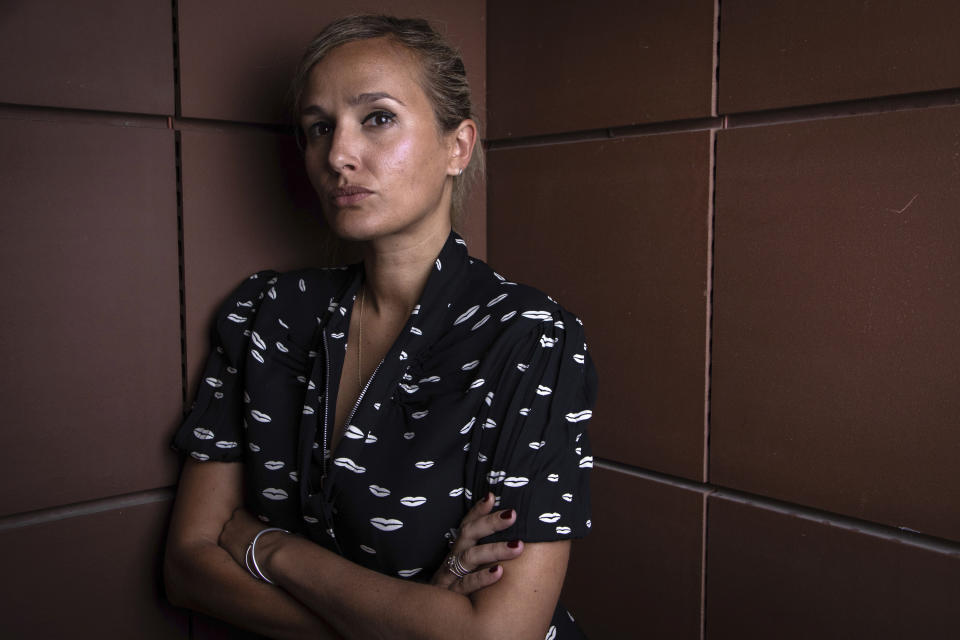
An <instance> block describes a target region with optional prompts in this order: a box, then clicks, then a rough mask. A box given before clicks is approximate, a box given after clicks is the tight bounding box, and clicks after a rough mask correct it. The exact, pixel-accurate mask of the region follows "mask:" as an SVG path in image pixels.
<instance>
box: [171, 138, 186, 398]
mask: <svg viewBox="0 0 960 640" xmlns="http://www.w3.org/2000/svg"><path fill="white" fill-rule="evenodd" d="M174 141H175V143H174V148H175V152H174V153H175V156H176V157H175V158H174V163H175V166H176V173H177V282H178V285H179V289H180V400H181V406H182V407H183V411H184V412H186V410H187V402H188V393H189V391H188V389H187V385H188V382H187V270H186V268H185V266H184V265H185V260H184V255H185V254H186V251H185V250H184V244H185V241H184V235H185V234H184V232H183V141H182V140H181V135H180V132H179V131H175V132H174Z"/></svg>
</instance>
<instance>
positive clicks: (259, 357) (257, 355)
mask: <svg viewBox="0 0 960 640" xmlns="http://www.w3.org/2000/svg"><path fill="white" fill-rule="evenodd" d="M250 355H252V356H253V359H254V360H256V361H257V362H259V363H260V364H263V355H261V353H260V352H259V351H257V350H256V349H250Z"/></svg>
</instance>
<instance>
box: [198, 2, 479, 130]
mask: <svg viewBox="0 0 960 640" xmlns="http://www.w3.org/2000/svg"><path fill="white" fill-rule="evenodd" d="M354 13H388V14H396V15H400V16H405V17H406V16H416V17H425V18H427V19H430V20H434V21H435V23H436V24H437V25H438V27H439V29H440V30H441V32H443V33H445V34H446V35H447V36H448V37H449V39H450V41H451V43H452V44H453V45H454V46H457V47H459V48H460V49H461V50H462V51H463V58H464V64H465V65H466V67H467V70H468V76H469V79H470V84H471V88H472V90H473V95H474V100H476V101H478V102H480V103H482V98H483V96H484V93H485V86H484V79H485V77H486V70H485V65H486V59H485V55H484V46H485V39H484V30H483V28H484V3H482V2H444V1H442V0H390V1H379V2H372V1H364V2H359V3H350V4H345V3H342V2H335V1H333V0H322V1H318V2H303V1H302V0H276V1H275V2H271V3H270V4H269V5H266V4H263V3H262V2H258V1H257V0H239V1H237V0H233V1H230V0H180V2H179V16H180V25H179V34H180V82H181V87H180V104H181V108H182V111H183V115H184V116H188V117H196V118H216V119H222V120H237V121H247V122H284V121H286V113H285V111H284V104H283V101H284V99H285V98H286V93H287V89H288V86H289V83H290V78H291V77H292V75H293V69H294V67H295V66H296V64H297V62H298V61H299V59H300V55H301V54H302V53H303V50H304V49H305V48H306V46H307V44H308V43H309V41H310V39H311V38H312V37H313V36H314V35H316V34H317V33H318V32H319V31H320V30H321V29H323V27H324V26H326V24H327V23H329V22H331V21H332V20H334V19H336V18H339V17H341V16H344V15H347V14H354ZM281 16H282V19H280V17H281ZM479 106H480V113H481V114H482V113H483V109H482V107H483V105H482V104H480V105H479Z"/></svg>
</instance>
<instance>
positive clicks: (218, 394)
mask: <svg viewBox="0 0 960 640" xmlns="http://www.w3.org/2000/svg"><path fill="white" fill-rule="evenodd" d="M213 397H214V398H216V399H217V400H219V399H220V398H222V397H223V392H222V391H214V392H213Z"/></svg>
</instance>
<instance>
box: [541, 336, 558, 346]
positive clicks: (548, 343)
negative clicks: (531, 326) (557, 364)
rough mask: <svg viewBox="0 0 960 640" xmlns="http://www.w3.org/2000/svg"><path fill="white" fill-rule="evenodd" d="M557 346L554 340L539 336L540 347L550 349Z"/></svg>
mask: <svg viewBox="0 0 960 640" xmlns="http://www.w3.org/2000/svg"><path fill="white" fill-rule="evenodd" d="M555 344H557V339H556V338H548V337H547V336H540V346H541V347H548V348H549V347H552V346H553V345H555Z"/></svg>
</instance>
